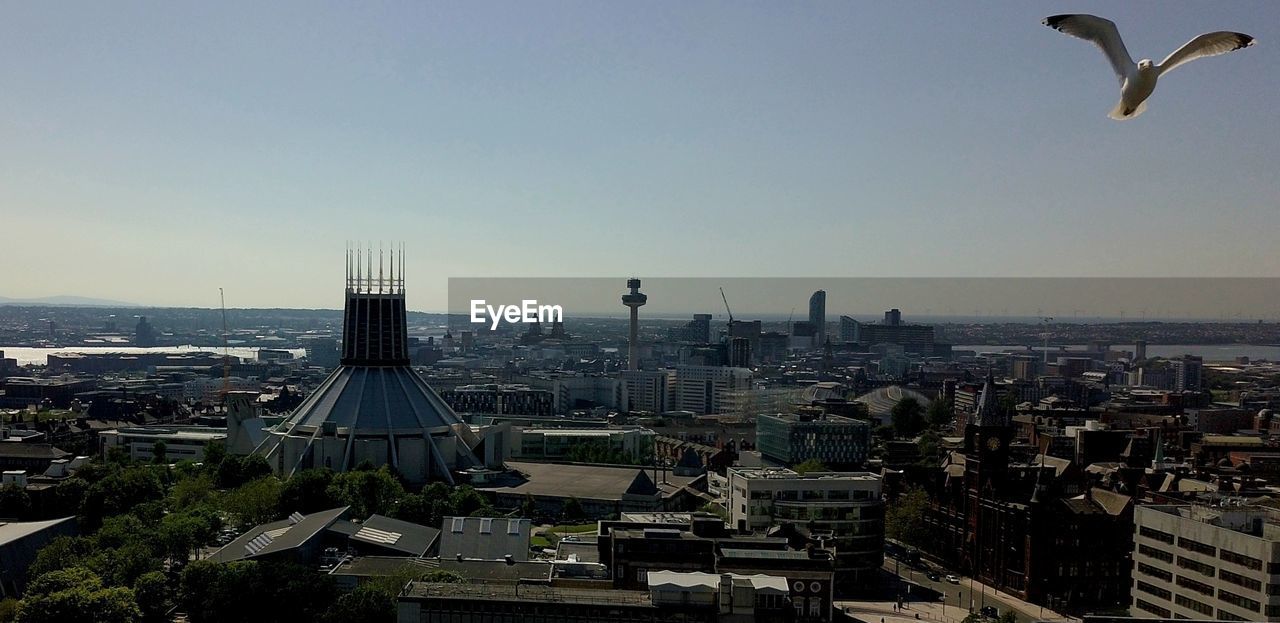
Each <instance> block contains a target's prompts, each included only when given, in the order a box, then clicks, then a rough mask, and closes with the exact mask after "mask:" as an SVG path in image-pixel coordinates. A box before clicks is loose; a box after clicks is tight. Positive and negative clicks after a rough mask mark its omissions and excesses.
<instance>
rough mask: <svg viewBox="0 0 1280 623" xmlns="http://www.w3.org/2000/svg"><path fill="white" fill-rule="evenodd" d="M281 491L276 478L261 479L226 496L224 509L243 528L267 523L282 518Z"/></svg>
mask: <svg viewBox="0 0 1280 623" xmlns="http://www.w3.org/2000/svg"><path fill="white" fill-rule="evenodd" d="M228 460H230V459H228ZM280 489H281V485H280V481H279V480H276V479H275V478H274V477H267V478H259V479H257V480H254V481H251V482H247V483H245V484H243V485H240V486H239V487H238V488H236V489H235V490H234V491H230V492H228V493H227V494H226V495H224V496H223V497H222V508H223V510H225V511H226V512H227V513H228V514H230V515H231V516H232V517H233V518H235V520H236V523H238V524H239V525H241V526H255V525H258V524H260V523H266V522H268V521H271V520H273V519H275V518H276V517H279V516H280Z"/></svg>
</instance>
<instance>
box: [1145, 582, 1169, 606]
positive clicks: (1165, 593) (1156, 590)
mask: <svg viewBox="0 0 1280 623" xmlns="http://www.w3.org/2000/svg"><path fill="white" fill-rule="evenodd" d="M1137 586H1138V590H1140V591H1142V592H1144V593H1147V594H1149V595H1155V596H1156V597H1159V598H1160V599H1163V600H1165V601H1169V600H1170V599H1173V593H1172V592H1170V591H1169V590H1168V589H1164V588H1160V587H1159V586H1152V585H1150V584H1147V583H1146V582H1143V581H1142V580H1138V584H1137Z"/></svg>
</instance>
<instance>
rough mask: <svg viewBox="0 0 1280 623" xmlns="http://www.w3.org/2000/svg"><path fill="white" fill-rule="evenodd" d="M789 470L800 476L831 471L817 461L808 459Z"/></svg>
mask: <svg viewBox="0 0 1280 623" xmlns="http://www.w3.org/2000/svg"><path fill="white" fill-rule="evenodd" d="M791 469H793V470H795V472H796V473H797V474H801V475H803V474H807V473H809V472H827V471H831V470H830V469H829V468H828V467H827V466H826V465H825V464H824V463H823V462H822V461H819V460H818V459H809V460H807V461H805V462H803V463H801V464H799V465H796V466H795V467H792V468H791Z"/></svg>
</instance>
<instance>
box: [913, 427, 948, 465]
mask: <svg viewBox="0 0 1280 623" xmlns="http://www.w3.org/2000/svg"><path fill="white" fill-rule="evenodd" d="M941 444H942V436H941V435H939V434H938V433H936V432H934V431H931V430H926V431H924V432H923V433H920V437H919V438H918V439H916V447H918V448H919V449H920V463H921V464H922V465H934V466H936V465H937V462H938V459H939V458H941Z"/></svg>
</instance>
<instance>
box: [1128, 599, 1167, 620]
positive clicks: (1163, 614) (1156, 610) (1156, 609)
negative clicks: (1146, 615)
mask: <svg viewBox="0 0 1280 623" xmlns="http://www.w3.org/2000/svg"><path fill="white" fill-rule="evenodd" d="M1133 605H1134V606H1137V608H1138V609H1139V610H1146V611H1147V612H1150V613H1151V614H1154V615H1156V616H1158V617H1160V618H1162V619H1167V618H1169V617H1170V616H1172V615H1171V613H1170V612H1169V609H1168V608H1161V607H1160V606H1157V605H1155V604H1153V603H1151V602H1149V601H1144V600H1141V599H1139V600H1136V601H1135V602H1134V604H1133Z"/></svg>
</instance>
